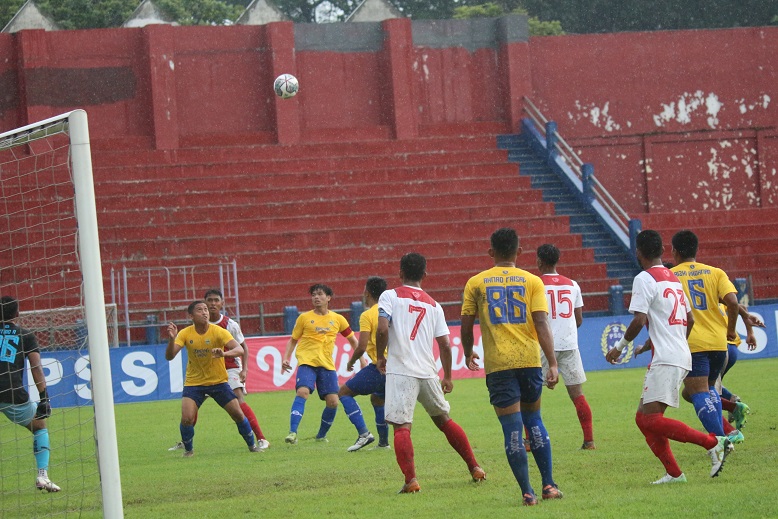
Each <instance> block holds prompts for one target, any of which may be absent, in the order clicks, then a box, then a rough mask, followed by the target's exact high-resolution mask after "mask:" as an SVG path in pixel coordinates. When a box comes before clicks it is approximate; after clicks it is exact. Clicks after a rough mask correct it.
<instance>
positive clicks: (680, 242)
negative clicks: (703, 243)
mask: <svg viewBox="0 0 778 519" xmlns="http://www.w3.org/2000/svg"><path fill="white" fill-rule="evenodd" d="M699 245H700V242H699V240H697V235H696V234H694V233H693V232H692V231H689V230H686V229H685V230H683V231H678V232H677V233H675V236H673V248H674V249H675V250H677V251H678V254H680V256H681V258H683V259H686V258H695V257H697V248H698V247H699Z"/></svg>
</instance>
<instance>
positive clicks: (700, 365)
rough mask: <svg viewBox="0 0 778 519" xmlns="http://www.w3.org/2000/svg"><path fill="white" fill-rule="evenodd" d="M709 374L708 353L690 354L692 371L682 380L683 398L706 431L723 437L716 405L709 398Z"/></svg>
mask: <svg viewBox="0 0 778 519" xmlns="http://www.w3.org/2000/svg"><path fill="white" fill-rule="evenodd" d="M709 374H710V359H709V358H708V352H697V353H692V370H691V371H690V372H689V374H688V375H687V376H686V379H685V380H684V389H683V393H684V398H687V397H688V399H689V400H690V401H691V403H692V405H693V406H694V410H695V411H696V413H697V417H698V418H699V419H700V422H702V426H703V427H704V428H705V430H706V431H708V432H710V433H714V434H715V435H716V436H724V429H723V427H722V425H721V419H720V417H719V412H718V411H717V408H716V403H715V402H714V401H713V398H712V397H711V392H710V387H709V384H708V375H709Z"/></svg>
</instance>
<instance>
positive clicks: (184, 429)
mask: <svg viewBox="0 0 778 519" xmlns="http://www.w3.org/2000/svg"><path fill="white" fill-rule="evenodd" d="M180 429H181V441H182V442H183V443H184V449H186V450H188V451H191V450H192V449H193V448H194V432H195V431H194V425H184V424H181V426H180Z"/></svg>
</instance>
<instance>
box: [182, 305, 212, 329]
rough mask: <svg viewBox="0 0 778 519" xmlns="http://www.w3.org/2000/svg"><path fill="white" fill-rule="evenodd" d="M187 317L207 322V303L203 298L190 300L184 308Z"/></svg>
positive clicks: (194, 320)
mask: <svg viewBox="0 0 778 519" xmlns="http://www.w3.org/2000/svg"><path fill="white" fill-rule="evenodd" d="M186 311H187V313H189V318H190V319H192V321H193V322H194V323H195V324H197V323H203V322H205V323H207V322H208V305H207V304H205V301H203V300H197V301H192V302H191V303H189V306H188V307H187V309H186Z"/></svg>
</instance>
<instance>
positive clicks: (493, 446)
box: [9, 359, 778, 519]
mask: <svg viewBox="0 0 778 519" xmlns="http://www.w3.org/2000/svg"><path fill="white" fill-rule="evenodd" d="M776 370H778V359H770V360H752V361H746V362H741V363H739V364H738V365H737V366H736V367H735V368H734V369H733V371H732V372H731V373H730V374H729V375H728V376H727V382H728V386H730V387H731V389H733V390H735V392H736V393H738V394H739V395H741V396H742V397H743V399H744V400H745V401H746V402H747V403H748V404H749V405H750V406H751V409H752V414H751V415H750V419H749V421H748V424H747V425H746V427H745V428H744V433H745V435H746V442H745V443H744V444H742V445H740V446H738V447H737V450H736V451H735V452H734V453H733V454H732V455H731V456H730V457H729V458H728V460H727V464H726V465H725V468H724V470H723V472H722V474H721V476H720V477H718V478H715V479H711V478H710V477H708V471H709V470H710V461H709V458H708V456H707V454H706V453H705V451H704V450H703V449H702V448H700V447H698V446H696V445H691V444H679V443H675V442H672V447H673V451H674V453H675V455H676V458H677V460H678V462H679V464H680V465H681V468H682V469H683V470H684V472H685V473H686V476H687V477H688V479H689V483H688V484H686V485H671V486H667V485H663V486H658V487H657V486H652V485H650V484H649V483H650V482H651V481H653V480H655V479H657V478H659V477H660V476H662V475H663V474H664V470H663V468H662V465H661V464H660V463H659V461H658V460H657V459H656V458H655V457H654V456H653V454H652V453H651V451H650V450H649V449H648V446H647V445H646V444H645V441H644V440H643V436H642V435H641V434H640V432H639V431H638V429H637V426H636V425H635V423H634V414H635V409H636V407H637V401H638V397H639V394H640V388H641V383H642V379H643V373H644V370H643V369H628V370H619V371H607V372H593V373H590V374H588V376H589V381H588V382H587V383H586V385H585V386H584V390H585V392H586V395H587V399H588V401H589V403H590V405H591V407H592V412H593V414H594V433H595V439H596V442H597V450H596V451H580V450H578V448H579V447H580V445H581V442H582V436H581V429H580V426H579V424H578V420H577V418H576V414H575V409H574V408H573V405H572V403H571V402H570V401H569V398H568V397H567V393H566V392H565V390H564V388H562V387H560V388H558V389H556V390H554V391H545V392H544V397H543V398H544V400H543V418H544V422H545V423H546V427H547V428H548V430H549V433H550V435H551V440H552V445H553V450H554V476H555V479H556V481H557V483H558V484H559V486H560V489H562V490H563V491H564V493H565V498H564V499H562V500H559V501H550V502H543V503H541V505H540V506H538V507H535V508H527V509H521V510H518V508H519V504H520V493H519V489H518V486H517V484H516V482H515V480H514V479H513V476H512V474H511V472H510V470H509V468H508V464H507V462H506V460H505V454H504V450H503V439H502V433H501V429H500V425H499V422H498V421H497V418H496V417H495V416H494V412H493V411H492V409H491V407H490V406H489V403H488V396H487V391H486V387H485V385H484V381H483V380H482V379H474V380H463V381H457V382H455V388H454V392H453V393H452V394H451V395H449V401H450V402H451V408H452V411H451V416H452V418H454V420H456V421H457V422H458V423H459V424H460V425H462V427H463V428H464V429H465V431H466V432H467V433H468V436H469V437H470V441H471V443H472V445H473V448H474V450H475V453H476V457H477V458H478V461H479V463H480V464H481V466H482V467H483V468H484V469H485V470H486V472H487V480H486V481H485V482H484V483H482V484H474V483H471V482H470V478H469V474H468V472H467V469H466V467H465V464H464V463H463V462H462V460H461V459H460V458H459V457H458V456H457V454H456V453H455V452H454V451H453V449H451V447H450V446H449V445H448V443H447V442H446V440H445V437H444V436H443V434H442V433H440V432H439V431H438V430H437V428H435V426H434V425H433V424H432V422H431V421H430V420H429V418H428V417H427V416H426V414H425V413H424V410H423V409H421V408H418V409H417V411H416V420H417V421H416V423H415V425H414V430H413V441H414V448H415V453H416V470H417V475H418V478H419V481H420V483H421V485H422V492H421V493H419V494H415V495H396V494H395V492H396V491H397V490H398V489H399V488H400V487H401V486H402V483H403V477H402V474H401V472H400V470H399V468H398V466H397V463H396V461H395V459H394V452H393V451H383V450H382V451H377V450H376V451H372V450H368V449H370V447H368V448H367V449H364V450H362V451H359V452H356V453H347V452H346V448H347V447H348V446H350V445H351V444H352V443H353V441H354V440H355V438H356V434H355V432H354V429H353V427H352V425H351V423H350V422H349V421H348V419H347V418H346V416H345V414H344V413H343V412H342V411H339V414H338V416H337V418H336V421H335V424H334V425H333V428H332V430H331V431H330V434H329V439H330V442H329V443H326V444H323V443H317V442H314V441H313V440H312V439H310V438H312V437H313V436H314V434H315V433H316V431H317V429H318V425H319V418H320V416H321V410H322V407H323V404H322V403H321V402H320V401H318V399H311V400H310V401H309V403H308V406H307V407H306V413H305V416H304V418H303V422H302V425H301V427H300V438H301V440H300V442H299V444H298V445H296V446H290V445H286V444H284V442H283V438H284V436H285V435H286V434H287V429H288V420H289V409H290V406H291V403H292V398H293V394H292V393H291V392H279V393H265V394H252V395H249V396H248V401H249V403H250V404H251V406H252V407H253V409H254V411H255V412H256V414H257V417H258V418H259V420H260V423H261V424H262V428H263V430H264V431H265V433H266V435H267V436H268V438H269V440H270V442H271V447H270V449H269V450H268V451H267V452H265V453H262V454H251V453H249V452H248V450H247V448H246V446H245V444H244V442H243V440H242V438H241V437H240V436H239V435H238V433H237V431H236V428H235V425H234V424H233V423H232V421H231V420H230V419H229V418H228V416H227V415H226V413H225V412H224V411H222V410H221V409H220V408H219V407H218V406H217V405H215V404H214V403H213V402H207V403H206V405H204V406H203V409H202V410H201V412H200V417H199V421H198V424H197V427H196V436H195V453H196V455H195V456H194V457H193V458H189V459H183V458H181V451H176V452H168V450H167V448H168V447H170V446H171V445H172V444H173V443H175V442H176V441H177V440H178V439H179V431H178V422H179V414H180V403H179V402H178V401H164V402H154V403H146V404H123V405H120V406H118V407H117V408H116V418H117V428H118V436H119V453H120V463H121V476H122V486H123V495H124V510H125V515H126V516H127V517H137V518H156V517H159V518H168V517H171V518H172V517H180V516H188V517H198V518H199V517H208V518H222V517H223V518H233V517H241V516H246V517H248V516H251V517H262V518H274V517H279V518H281V517H283V518H308V517H338V518H339V517H388V516H395V517H401V516H412V517H414V518H417V517H436V518H438V517H444V516H445V517H446V518H447V519H450V518H458V517H462V518H473V517H498V518H499V517H508V516H515V515H516V514H517V513H521V514H522V516H524V517H538V516H541V515H543V516H548V515H549V514H551V513H553V514H554V517H560V518H567V517H570V518H573V517H574V518H579V517H593V518H594V517H596V518H603V517H636V518H645V517H673V516H676V517H706V518H707V517H738V518H750V517H775V515H776V510H778V500H777V498H776V497H775V496H776V495H778V459H777V458H778V448H777V447H776V446H778V432H777V431H776V427H778V412H776V411H775V407H774V405H773V397H774V395H776V394H778V381H777V380H776V378H775V377H774V376H772V375H771V373H775V372H776ZM358 401H359V402H360V405H361V406H362V408H363V411H364V413H365V417H366V420H367V423H368V424H369V425H374V424H373V423H372V421H373V413H372V408H371V407H370V405H369V402H368V400H367V398H366V397H360V398H359V399H358ZM667 415H668V416H670V417H673V418H677V419H680V420H683V421H685V422H686V423H688V424H690V425H692V426H693V427H695V428H697V429H700V428H701V427H700V424H699V422H698V420H697V418H696V416H695V414H694V410H693V408H692V407H691V405H690V404H687V403H683V404H682V406H681V408H680V409H671V410H669V411H668V413H667ZM372 429H373V430H374V427H372ZM52 455H53V456H54V457H55V458H56V457H58V456H62V453H61V452H59V451H58V450H55V451H54V452H53V454H52ZM530 474H531V477H532V483H533V485H534V486H535V489H536V491H538V492H539V490H540V477H539V474H538V471H537V468H536V466H535V465H534V461H533V460H532V457H531V456H530ZM52 479H55V478H54V475H52ZM55 480H56V479H55ZM87 515H88V516H91V514H87ZM9 516H10V515H9Z"/></svg>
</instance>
